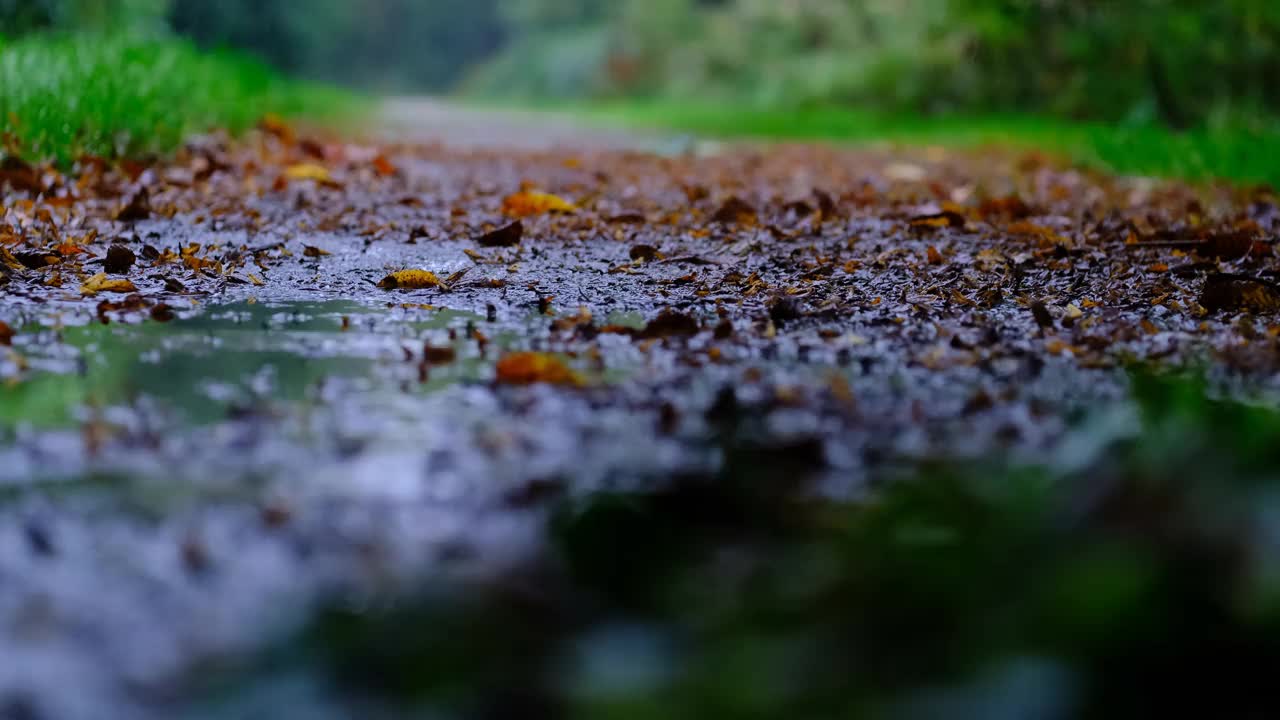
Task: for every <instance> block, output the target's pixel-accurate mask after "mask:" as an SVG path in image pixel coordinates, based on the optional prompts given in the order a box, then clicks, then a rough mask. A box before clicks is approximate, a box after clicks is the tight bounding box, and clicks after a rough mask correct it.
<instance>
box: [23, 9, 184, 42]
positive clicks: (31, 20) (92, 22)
mask: <svg viewBox="0 0 1280 720" xmlns="http://www.w3.org/2000/svg"><path fill="white" fill-rule="evenodd" d="M167 10H168V0H0V36H2V35H7V36H9V37H15V36H18V35H25V34H27V33H30V32H33V31H39V30H71V29H74V30H86V31H97V32H103V31H125V32H155V31H157V30H160V29H161V28H163V27H164V25H165V13H166V12H167Z"/></svg>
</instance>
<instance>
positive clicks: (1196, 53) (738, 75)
mask: <svg viewBox="0 0 1280 720" xmlns="http://www.w3.org/2000/svg"><path fill="white" fill-rule="evenodd" d="M566 7H571V8H577V9H576V10H575V11H573V12H570V11H567V10H566ZM504 9H505V10H506V13H505V17H507V18H508V20H509V22H511V23H513V26H512V28H511V34H512V36H513V37H514V36H517V35H519V37H520V40H519V42H517V43H516V44H514V45H513V46H511V47H510V48H508V49H507V50H506V51H505V52H504V53H503V54H502V55H500V56H499V57H498V58H497V59H496V60H494V61H492V62H491V63H490V64H488V65H487V66H486V67H484V68H482V69H481V70H480V71H479V72H478V73H476V74H475V76H474V77H473V78H472V80H471V83H470V84H469V86H468V87H469V88H470V89H471V90H472V91H473V92H476V93H478V94H481V95H488V96H503V95H510V94H513V93H515V94H522V95H524V96H526V97H537V96H541V95H544V94H545V93H547V92H548V91H549V90H550V91H555V92H557V93H559V95H560V96H561V97H601V96H604V97H637V96H639V97H647V98H668V99H678V100H688V99H698V100H701V101H703V102H725V103H729V102H733V103H738V104H743V103H745V104H748V105H751V106H755V107H796V106H805V105H839V106H850V105H855V106H859V107H862V108H864V109H875V110H878V111H885V110H893V111H912V112H927V113H940V112H955V111H963V112H991V111H997V112H998V111H1019V112H1024V113H1028V112H1029V113H1051V114H1056V115H1060V116H1066V117H1070V118H1075V119H1081V118H1089V119H1098V120H1106V121H1134V122H1152V121H1160V122H1163V123H1166V124H1168V125H1171V126H1174V127H1184V126H1190V125H1195V124H1201V123H1204V122H1208V121H1222V120H1225V119H1231V118H1234V117H1239V116H1250V115H1256V114H1259V113H1274V112H1276V111H1278V110H1280V93H1276V92H1274V88H1273V84H1274V78H1275V77H1277V76H1280V4H1276V3H1274V2H1271V0H1222V1H1221V2H1212V3H1206V2H1201V1H1200V0H1131V1H1128V2H1112V1H1111V0H1080V1H1078V2H1059V1H1045V0H901V1H898V0H894V1H892V2H890V1H888V0H788V1H787V2H777V1H776V0H719V1H712V0H621V1H618V2H613V1H610V0H594V1H593V0H505V1H504ZM566 17H570V18H579V19H578V20H576V21H572V22H571V21H568V20H565V19H564V18H566ZM528 18H556V19H557V22H554V23H545V24H539V23H537V22H529V21H528ZM521 31H523V32H521ZM566 37H570V38H573V42H572V43H570V44H569V45H566V42H565V39H566Z"/></svg>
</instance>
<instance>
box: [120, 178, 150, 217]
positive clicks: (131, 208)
mask: <svg viewBox="0 0 1280 720" xmlns="http://www.w3.org/2000/svg"><path fill="white" fill-rule="evenodd" d="M149 217H151V193H150V192H148V191H147V189H146V188H145V187H144V188H142V189H140V190H138V191H137V192H136V193H134V194H133V195H132V196H131V197H130V198H129V200H128V201H127V202H126V203H125V204H124V206H123V207H121V208H120V210H119V211H118V212H116V220H119V221H120V222H137V221H139V220H146V219H147V218H149Z"/></svg>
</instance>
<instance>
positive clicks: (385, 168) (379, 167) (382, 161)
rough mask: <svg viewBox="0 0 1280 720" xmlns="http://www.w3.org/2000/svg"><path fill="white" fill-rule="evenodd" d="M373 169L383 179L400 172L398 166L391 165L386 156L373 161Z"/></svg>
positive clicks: (380, 156)
mask: <svg viewBox="0 0 1280 720" xmlns="http://www.w3.org/2000/svg"><path fill="white" fill-rule="evenodd" d="M373 169H374V170H376V171H377V172H378V174H379V175H381V176H382V177H390V176H392V175H395V174H396V173H397V172H398V169H397V168H396V166H395V165H393V164H391V161H390V160H388V159H387V157H386V156H385V155H379V156H378V157H376V158H374V159H373Z"/></svg>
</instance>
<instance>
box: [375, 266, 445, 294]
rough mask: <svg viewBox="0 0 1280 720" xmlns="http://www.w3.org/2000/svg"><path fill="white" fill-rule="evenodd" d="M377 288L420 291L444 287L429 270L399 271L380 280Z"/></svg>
mask: <svg viewBox="0 0 1280 720" xmlns="http://www.w3.org/2000/svg"><path fill="white" fill-rule="evenodd" d="M378 287H380V288H382V289H383V290H422V289H424V288H433V287H444V283H442V282H440V278H439V277H436V274H435V273H433V272H431V271H429V270H400V271H398V272H393V273H391V274H390V275H388V276H386V277H384V278H382V282H380V283H378Z"/></svg>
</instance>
